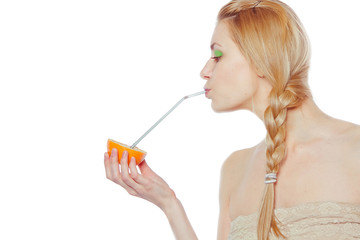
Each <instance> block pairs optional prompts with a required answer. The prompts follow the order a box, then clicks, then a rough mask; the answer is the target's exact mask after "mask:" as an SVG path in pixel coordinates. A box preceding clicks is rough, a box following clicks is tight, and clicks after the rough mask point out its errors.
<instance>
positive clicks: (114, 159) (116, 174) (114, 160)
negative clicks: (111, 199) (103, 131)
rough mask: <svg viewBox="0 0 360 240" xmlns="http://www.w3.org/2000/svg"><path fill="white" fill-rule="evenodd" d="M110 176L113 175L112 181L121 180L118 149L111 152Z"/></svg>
mask: <svg viewBox="0 0 360 240" xmlns="http://www.w3.org/2000/svg"><path fill="white" fill-rule="evenodd" d="M110 175H111V180H116V179H118V178H120V170H119V160H118V152H117V149H116V148H114V149H112V151H111V156H110Z"/></svg>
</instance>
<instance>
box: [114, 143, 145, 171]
mask: <svg viewBox="0 0 360 240" xmlns="http://www.w3.org/2000/svg"><path fill="white" fill-rule="evenodd" d="M113 148H116V149H117V151H118V159H119V163H120V162H121V158H122V154H123V152H124V150H126V151H127V152H128V164H130V160H131V158H132V157H135V160H136V165H139V163H141V162H142V161H143V160H144V159H145V156H146V152H145V151H143V150H141V149H139V148H137V147H134V149H132V148H130V146H128V145H126V144H123V143H120V142H117V141H115V140H112V139H108V141H107V151H108V154H109V156H111V152H112V149H113Z"/></svg>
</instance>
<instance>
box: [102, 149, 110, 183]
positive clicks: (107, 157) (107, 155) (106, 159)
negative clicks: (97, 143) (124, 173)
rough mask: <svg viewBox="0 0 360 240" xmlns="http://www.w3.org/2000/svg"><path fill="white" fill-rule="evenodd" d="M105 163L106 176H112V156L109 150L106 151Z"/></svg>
mask: <svg viewBox="0 0 360 240" xmlns="http://www.w3.org/2000/svg"><path fill="white" fill-rule="evenodd" d="M104 165H105V173H106V178H108V179H110V178H111V171H110V157H109V154H108V153H107V152H105V153H104Z"/></svg>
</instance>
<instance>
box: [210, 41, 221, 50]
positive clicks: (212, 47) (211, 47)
mask: <svg viewBox="0 0 360 240" xmlns="http://www.w3.org/2000/svg"><path fill="white" fill-rule="evenodd" d="M215 44H216V45H219V46H220V47H221V45H220V44H218V43H217V42H213V43H212V44H211V45H210V49H211V50H214V45H215Z"/></svg>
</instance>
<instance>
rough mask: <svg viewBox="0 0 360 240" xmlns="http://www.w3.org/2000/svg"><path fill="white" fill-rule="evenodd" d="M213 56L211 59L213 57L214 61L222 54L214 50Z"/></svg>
mask: <svg viewBox="0 0 360 240" xmlns="http://www.w3.org/2000/svg"><path fill="white" fill-rule="evenodd" d="M214 55H215V56H214V57H212V58H211V59H214V60H215V62H218V61H219V60H220V57H221V56H222V55H223V54H222V52H220V51H219V50H215V51H214Z"/></svg>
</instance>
